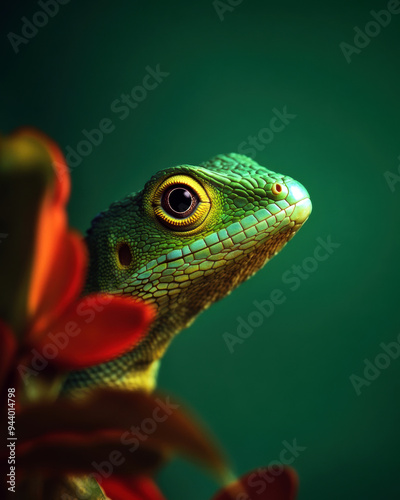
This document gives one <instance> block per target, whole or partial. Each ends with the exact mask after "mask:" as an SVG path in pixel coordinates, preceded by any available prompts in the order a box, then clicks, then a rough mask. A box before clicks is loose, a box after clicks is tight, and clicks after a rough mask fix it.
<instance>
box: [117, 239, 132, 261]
mask: <svg viewBox="0 0 400 500" xmlns="http://www.w3.org/2000/svg"><path fill="white" fill-rule="evenodd" d="M118 260H119V263H120V264H121V266H124V267H127V266H130V265H131V262H132V253H131V249H130V248H129V245H128V244H127V243H122V244H121V245H120V246H119V248H118Z"/></svg>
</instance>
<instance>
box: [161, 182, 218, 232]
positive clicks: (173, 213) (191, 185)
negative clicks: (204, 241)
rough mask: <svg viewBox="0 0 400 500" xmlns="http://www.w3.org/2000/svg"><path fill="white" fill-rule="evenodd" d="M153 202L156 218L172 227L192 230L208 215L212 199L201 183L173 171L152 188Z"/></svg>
mask: <svg viewBox="0 0 400 500" xmlns="http://www.w3.org/2000/svg"><path fill="white" fill-rule="evenodd" d="M152 206H153V209H154V213H155V215H156V217H157V219H158V220H159V221H160V222H161V223H162V224H164V225H165V226H167V227H169V228H171V229H173V230H175V231H191V230H192V229H195V228H197V227H198V226H199V225H200V224H201V223H202V222H203V221H204V220H205V218H206V217H207V215H208V213H209V211H210V208H211V201H210V198H209V197H208V195H207V192H206V191H205V189H204V188H203V186H202V185H201V184H200V183H199V182H197V181H196V180H195V179H193V177H190V176H188V175H173V176H171V177H168V178H167V179H165V180H164V181H163V182H162V183H161V184H160V185H159V186H158V187H157V189H156V190H155V192H154V195H153V200H152Z"/></svg>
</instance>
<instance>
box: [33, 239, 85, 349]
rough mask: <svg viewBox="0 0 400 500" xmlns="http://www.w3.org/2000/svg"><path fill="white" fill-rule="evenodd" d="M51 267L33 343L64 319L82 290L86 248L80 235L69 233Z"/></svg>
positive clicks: (35, 321) (40, 305) (39, 305)
mask: <svg viewBox="0 0 400 500" xmlns="http://www.w3.org/2000/svg"><path fill="white" fill-rule="evenodd" d="M52 265H53V269H50V272H49V275H50V280H49V281H48V283H47V287H46V288H45V290H44V291H43V295H42V297H41V302H40V304H38V309H37V312H36V318H37V319H36V320H33V327H32V330H31V332H30V340H31V341H34V339H35V337H36V338H37V337H38V336H39V335H40V333H41V332H43V331H44V330H45V329H46V328H48V326H49V325H50V323H51V322H54V321H55V320H56V319H57V318H58V317H59V316H61V314H62V313H64V312H65V310H66V309H67V307H68V306H70V304H71V303H72V302H73V301H74V300H75V299H76V298H77V297H78V295H79V293H80V292H81V290H82V287H83V285H84V279H85V270H86V265H87V256H86V246H85V244H84V242H83V240H82V237H81V236H80V235H79V234H78V233H75V232H69V233H67V234H66V235H65V238H63V241H62V243H61V248H60V251H59V252H58V253H57V259H54V260H53V262H52Z"/></svg>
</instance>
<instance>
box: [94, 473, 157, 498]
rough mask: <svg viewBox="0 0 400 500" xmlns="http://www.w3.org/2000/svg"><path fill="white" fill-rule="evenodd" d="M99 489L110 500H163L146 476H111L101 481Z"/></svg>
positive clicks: (152, 482)
mask: <svg viewBox="0 0 400 500" xmlns="http://www.w3.org/2000/svg"><path fill="white" fill-rule="evenodd" d="M101 487H102V488H103V490H104V491H105V492H106V494H107V496H108V497H110V498H112V500H165V497H164V496H163V494H162V493H161V491H160V490H159V489H158V487H157V485H156V484H155V483H154V481H152V480H151V479H150V478H149V477H146V476H136V477H126V478H118V479H117V478H115V477H114V476H111V477H109V478H108V479H104V480H103V481H102V483H101Z"/></svg>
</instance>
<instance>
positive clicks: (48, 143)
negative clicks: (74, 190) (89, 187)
mask: <svg viewBox="0 0 400 500" xmlns="http://www.w3.org/2000/svg"><path fill="white" fill-rule="evenodd" d="M13 135H16V136H18V135H23V136H25V137H31V138H32V139H35V140H37V141H39V142H41V143H43V144H44V146H45V147H46V149H47V151H48V152H49V154H50V157H51V159H52V163H53V168H54V172H55V174H56V189H55V191H54V198H53V203H54V204H56V205H65V204H66V202H67V200H68V198H69V194H70V191H71V178H70V175H69V169H68V166H67V162H66V160H65V158H64V155H63V153H62V151H61V149H60V148H59V147H58V145H57V144H56V143H55V142H54V141H53V140H52V139H50V137H48V136H47V135H46V134H44V133H43V132H41V131H40V130H37V129H34V128H31V127H22V128H20V129H18V130H17V131H16V132H15V133H14V134H13Z"/></svg>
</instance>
